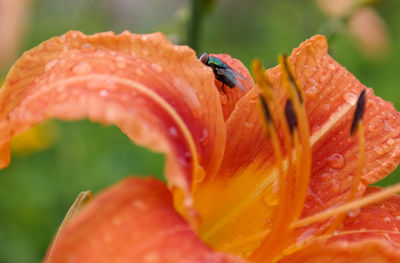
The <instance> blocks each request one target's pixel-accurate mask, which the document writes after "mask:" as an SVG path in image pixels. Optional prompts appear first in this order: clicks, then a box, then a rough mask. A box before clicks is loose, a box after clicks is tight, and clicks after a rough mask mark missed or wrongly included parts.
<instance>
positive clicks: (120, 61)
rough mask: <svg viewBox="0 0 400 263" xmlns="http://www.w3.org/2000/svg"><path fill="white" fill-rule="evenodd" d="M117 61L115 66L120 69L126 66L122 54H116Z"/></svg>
mask: <svg viewBox="0 0 400 263" xmlns="http://www.w3.org/2000/svg"><path fill="white" fill-rule="evenodd" d="M116 61H117V67H118V68H120V69H123V68H125V67H126V62H125V58H124V57H123V56H118V57H117V58H116Z"/></svg>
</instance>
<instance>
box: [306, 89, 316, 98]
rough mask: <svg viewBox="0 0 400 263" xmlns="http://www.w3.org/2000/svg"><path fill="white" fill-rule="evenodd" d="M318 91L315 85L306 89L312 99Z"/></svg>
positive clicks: (307, 94)
mask: <svg viewBox="0 0 400 263" xmlns="http://www.w3.org/2000/svg"><path fill="white" fill-rule="evenodd" d="M317 93H318V90H317V88H316V87H315V86H312V87H310V88H308V89H306V91H305V94H306V96H307V97H309V98H310V99H312V98H314V97H315V95H317Z"/></svg>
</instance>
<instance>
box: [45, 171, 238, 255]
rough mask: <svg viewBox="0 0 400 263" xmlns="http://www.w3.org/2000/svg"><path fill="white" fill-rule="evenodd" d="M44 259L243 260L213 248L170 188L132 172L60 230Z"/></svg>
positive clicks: (100, 195)
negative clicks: (183, 213)
mask: <svg viewBox="0 0 400 263" xmlns="http://www.w3.org/2000/svg"><path fill="white" fill-rule="evenodd" d="M45 262H60V263H62V262H193V263H198V262H221V263H222V262H227V263H228V262H238V263H239V262H243V263H244V261H242V260H240V259H237V258H235V257H233V256H230V255H225V254H220V253H215V252H213V251H212V250H211V249H210V248H208V247H207V246H206V245H205V244H204V243H203V242H202V241H201V240H200V239H199V238H198V237H197V236H196V235H195V233H194V232H193V230H192V229H191V227H190V226H189V225H188V224H187V222H185V220H183V218H182V217H181V216H180V215H179V214H177V213H176V212H175V211H174V208H173V203H172V196H171V194H170V192H169V191H168V189H167V188H166V187H165V186H164V185H163V184H162V183H161V182H158V181H156V180H154V179H152V178H146V179H139V178H134V177H130V178H127V179H125V180H123V181H121V182H119V183H118V184H116V185H115V186H113V187H110V188H108V189H107V190H105V191H103V192H102V193H101V194H99V195H98V196H97V197H96V198H95V199H94V200H93V201H91V202H90V203H89V204H88V205H87V207H85V208H84V210H83V211H82V212H81V213H79V214H78V215H77V216H76V217H75V218H73V219H72V221H71V222H70V223H69V224H68V225H67V226H65V228H63V230H62V231H61V232H60V233H59V235H58V237H57V239H56V240H55V242H54V244H53V245H52V246H51V248H50V249H49V251H48V253H47V256H46V259H45Z"/></svg>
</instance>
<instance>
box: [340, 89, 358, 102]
mask: <svg viewBox="0 0 400 263" xmlns="http://www.w3.org/2000/svg"><path fill="white" fill-rule="evenodd" d="M343 99H344V100H345V101H346V102H347V103H349V104H350V105H355V104H356V102H357V96H356V95H355V94H354V93H352V92H347V93H346V94H344V95H343Z"/></svg>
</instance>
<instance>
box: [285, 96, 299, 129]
mask: <svg viewBox="0 0 400 263" xmlns="http://www.w3.org/2000/svg"><path fill="white" fill-rule="evenodd" d="M285 116H286V121H287V123H288V125H289V129H290V133H291V134H292V135H293V132H294V130H295V129H297V117H296V113H295V112H294V107H293V102H292V101H291V100H290V99H289V100H287V101H286V105H285Z"/></svg>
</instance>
